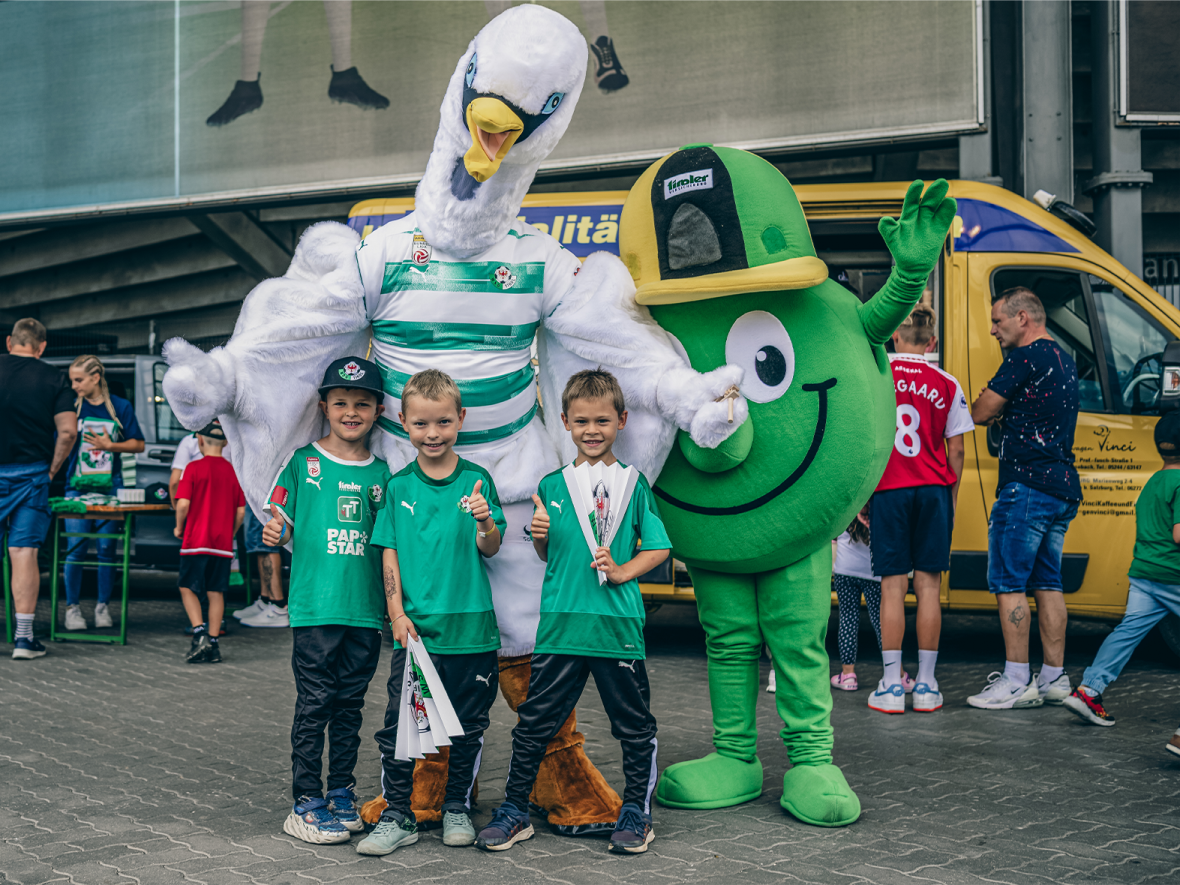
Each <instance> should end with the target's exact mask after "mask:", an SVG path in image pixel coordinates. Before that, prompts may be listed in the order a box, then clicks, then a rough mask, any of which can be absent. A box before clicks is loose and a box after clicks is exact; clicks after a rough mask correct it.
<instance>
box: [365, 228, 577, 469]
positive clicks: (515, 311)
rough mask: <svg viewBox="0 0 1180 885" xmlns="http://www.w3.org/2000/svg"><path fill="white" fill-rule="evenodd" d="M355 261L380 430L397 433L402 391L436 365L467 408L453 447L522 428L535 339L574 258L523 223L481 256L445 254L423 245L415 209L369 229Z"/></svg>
mask: <svg viewBox="0 0 1180 885" xmlns="http://www.w3.org/2000/svg"><path fill="white" fill-rule="evenodd" d="M356 257H357V266H358V268H359V269H360V274H361V280H362V281H363V283H364V289H365V303H366V307H367V309H368V314H369V317H370V319H371V320H372V323H373V357H372V358H373V361H374V362H376V363H377V365H378V366H379V367H380V368H381V374H382V379H383V381H384V387H385V415H384V416H382V417H381V418H380V419H378V423H379V424H380V426H381V427H382V428H383V429H385V430H386V431H388V432H389V433H392V434H394V435H396V436H398V437H400V438H402V439H405V438H406V434H405V431H404V430H402V427H401V425H400V424H399V423H398V422H397V413H398V412H399V411H401V392H402V388H403V387H404V386H405V383H406V382H407V381H408V380H409V379H410V376H411V375H413V374H414V373H416V372H420V371H422V370H424V369H441V370H442V371H444V372H446V373H447V374H448V375H450V376H451V377H452V378H454V379H455V381H456V383H457V384H458V385H459V390H460V391H461V392H462V394H463V405H464V407H465V408H466V409H467V418H466V420H465V421H464V422H463V430H462V431H460V432H459V439H458V444H459V445H461V446H474V445H480V444H483V443H495V442H499V441H500V440H503V439H505V438H507V437H509V436H512V435H513V434H514V433H517V432H519V431H521V430H523V429H524V427H525V426H526V425H527V424H528V423H529V421H530V420H532V418H533V416H534V415H535V414H536V411H537V393H536V380H535V377H534V372H533V367H532V365H531V364H530V357H531V347H532V342H533V337H534V335H535V334H536V331H537V327H538V325H539V324H540V322H541V320H542V318H543V317H546V316H548V315H550V314H551V313H552V312H553V311H554V310H555V309H556V308H557V305H558V304H559V303H560V302H561V299H562V297H563V296H564V295H565V293H566V292H567V291H568V290H569V288H570V286H572V285H573V281H574V274H575V273H577V270H578V268H579V267H580V262H579V261H578V259H577V258H576V257H575V256H574V255H572V254H571V253H570V252H567V251H566V250H565V249H563V248H562V247H561V245H560V244H559V243H558V242H557V241H556V240H554V239H553V238H552V237H550V236H548V235H546V234H542V233H541V232H539V231H537V230H536V229H534V228H532V227H530V226H529V225H527V224H524V223H523V222H521V223H519V224H517V225H514V226H513V229H512V230H511V231H509V233H508V236H506V237H505V238H504V239H503V240H501V241H500V242H499V243H497V244H496V245H494V246H492V247H491V248H490V249H488V250H487V251H485V252H483V253H481V254H480V255H476V256H474V257H472V258H469V259H463V260H460V259H456V258H452V257H450V256H448V255H446V254H445V253H443V252H441V251H440V250H438V249H435V248H432V247H431V246H430V244H429V243H427V242H426V240H425V238H424V237H423V236H422V234H421V233H420V232H419V231H418V230H417V226H416V224H415V221H414V214H413V213H410V214H409V215H407V216H405V217H404V218H401V219H398V220H396V221H392V222H390V223H389V224H386V225H384V226H383V227H380V228H378V229H377V230H375V231H373V232H372V233H370V234H369V235H368V236H367V237H365V239H364V240H362V241H361V243H360V245H359V246H358V247H357V256H356Z"/></svg>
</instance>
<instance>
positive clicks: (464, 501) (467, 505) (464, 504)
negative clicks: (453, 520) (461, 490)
mask: <svg viewBox="0 0 1180 885" xmlns="http://www.w3.org/2000/svg"><path fill="white" fill-rule="evenodd" d="M459 509H460V510H462V511H463V512H464V513H470V512H471V497H470V496H469V495H464V496H463V497H462V498H460V499H459Z"/></svg>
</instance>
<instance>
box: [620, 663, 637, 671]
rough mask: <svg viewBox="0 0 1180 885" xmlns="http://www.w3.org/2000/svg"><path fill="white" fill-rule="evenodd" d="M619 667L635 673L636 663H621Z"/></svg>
mask: <svg viewBox="0 0 1180 885" xmlns="http://www.w3.org/2000/svg"><path fill="white" fill-rule="evenodd" d="M619 666H620V667H622V668H623V669H625V670H630V671H631V672H632V673H634V672H635V662H634V661H619Z"/></svg>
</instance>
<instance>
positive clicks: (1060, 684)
mask: <svg viewBox="0 0 1180 885" xmlns="http://www.w3.org/2000/svg"><path fill="white" fill-rule="evenodd" d="M1037 693H1038V694H1039V695H1040V696H1041V700H1042V701H1043V702H1044V703H1046V704H1053V705H1054V706H1060V705H1061V704H1064V703H1065V699H1066V698H1067V697H1069V696H1070V695H1071V694H1072V693H1073V686H1072V685H1070V684H1069V677H1068V676H1067V675H1066V674H1064V673H1062V674H1061V675H1060V676H1058V677H1057V678H1056V679H1054V680H1053V681H1052V682H1047V683H1045V684H1044V685H1042V684H1041V674H1039V673H1038V674H1037Z"/></svg>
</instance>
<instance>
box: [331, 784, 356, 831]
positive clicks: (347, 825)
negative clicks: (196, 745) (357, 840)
mask: <svg viewBox="0 0 1180 885" xmlns="http://www.w3.org/2000/svg"><path fill="white" fill-rule="evenodd" d="M327 798H328V810H329V811H331V812H332V815H333V816H334V817H335V818H336V820H338V821H340V823H342V824H344V829H346V830H348V831H349V832H352V833H360V832H363V831H364V829H365V822H364V821H363V820H361V815H360V812H359V811H357V810H356V793H354V792H353V791H352V787H341V788H340V789H339V790H328V796H327Z"/></svg>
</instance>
